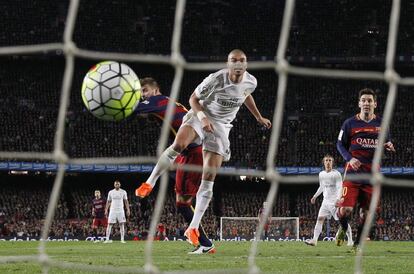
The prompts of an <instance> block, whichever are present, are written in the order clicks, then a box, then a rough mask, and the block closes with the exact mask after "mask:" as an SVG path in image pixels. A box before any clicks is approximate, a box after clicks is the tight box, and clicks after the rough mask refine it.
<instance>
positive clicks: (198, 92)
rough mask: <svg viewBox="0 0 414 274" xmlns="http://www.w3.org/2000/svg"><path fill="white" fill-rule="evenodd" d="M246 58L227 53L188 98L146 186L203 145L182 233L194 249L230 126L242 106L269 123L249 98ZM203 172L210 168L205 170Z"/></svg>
mask: <svg viewBox="0 0 414 274" xmlns="http://www.w3.org/2000/svg"><path fill="white" fill-rule="evenodd" d="M246 68H247V57H246V55H245V53H244V52H243V51H241V50H239V49H235V50H233V51H231V52H230V53H229V55H228V58H227V68H225V69H222V70H219V71H217V72H215V73H212V74H210V75H209V76H208V77H207V78H205V79H204V80H203V82H202V83H201V84H199V85H198V86H197V88H196V89H195V91H194V92H193V94H192V95H191V97H190V106H191V110H190V111H189V112H188V113H187V114H186V115H185V117H184V118H183V123H182V125H181V127H180V129H179V131H178V133H177V136H176V138H175V140H174V143H173V144H172V145H171V146H170V147H169V148H167V149H166V150H165V151H164V152H163V154H162V155H161V156H160V159H159V160H158V163H157V165H156V166H155V168H154V174H155V175H156V176H154V177H150V178H149V179H148V181H147V182H146V183H148V184H151V185H152V184H154V180H156V179H157V178H158V177H159V176H160V175H161V174H162V173H163V172H165V170H168V168H169V167H170V166H171V164H172V163H173V161H174V160H175V158H176V157H177V156H178V155H179V154H180V153H181V152H182V151H183V150H184V149H185V148H186V147H187V146H188V145H189V144H190V143H193V142H196V143H200V142H202V144H203V168H204V170H203V174H202V181H201V184H200V187H199V189H198V192H197V195H196V206H195V212H194V217H193V219H192V221H191V223H190V225H189V227H188V229H187V230H186V231H185V233H184V234H185V236H186V237H187V239H188V241H189V242H190V243H191V244H193V245H195V246H198V244H199V240H198V238H199V235H200V233H199V230H198V229H199V226H200V221H201V218H202V216H203V215H204V212H205V211H206V210H207V208H208V205H209V203H210V201H211V198H212V196H213V185H214V179H215V177H216V172H215V171H214V169H215V168H219V167H221V164H222V162H223V161H228V160H229V159H230V141H229V139H228V136H229V133H230V129H231V128H232V124H231V122H232V121H233V120H234V118H235V117H236V114H237V112H238V111H239V109H240V106H242V105H243V104H244V105H245V106H246V107H247V109H248V110H249V111H250V112H251V113H252V114H253V116H254V117H255V118H256V120H257V122H258V123H259V124H261V125H263V126H265V127H266V128H270V127H271V122H270V121H269V120H268V119H266V118H264V117H262V115H261V114H260V112H259V110H258V109H257V107H256V104H255V101H254V99H253V97H252V95H251V93H253V91H254V90H255V88H256V86H257V81H256V78H255V77H254V76H253V75H251V74H250V73H248V72H247V71H246ZM206 168H212V170H210V169H209V170H208V171H207V169H206Z"/></svg>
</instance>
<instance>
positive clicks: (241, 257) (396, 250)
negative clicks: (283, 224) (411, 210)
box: [0, 241, 414, 274]
mask: <svg viewBox="0 0 414 274" xmlns="http://www.w3.org/2000/svg"><path fill="white" fill-rule="evenodd" d="M144 244H145V243H144V242H127V243H126V244H121V243H119V242H118V241H114V242H113V243H112V244H102V243H91V242H48V243H47V245H46V249H47V252H48V254H49V256H50V257H51V258H52V259H54V260H59V261H64V262H77V263H84V264H86V265H89V266H93V265H99V266H128V267H142V266H143V264H144ZM215 245H216V248H217V253H216V254H203V255H187V252H188V251H190V250H191V249H192V248H191V246H190V245H189V244H187V243H186V242H155V243H154V262H155V264H156V265H157V267H158V268H159V269H160V270H163V271H176V272H177V273H180V271H185V270H208V269H221V270H225V269H232V268H233V269H243V268H244V269H247V257H248V253H249V249H250V243H249V242H216V243H215ZM37 250H38V242H0V260H1V259H4V257H5V256H12V255H35V254H37ZM256 260H257V265H258V266H259V268H260V270H261V273H353V271H354V263H355V255H353V254H352V253H350V252H349V247H346V246H341V247H337V246H335V244H334V243H333V242H319V244H318V246H317V247H311V246H307V245H305V244H303V243H302V242H262V243H259V249H258V255H257V259H256ZM363 267H364V273H393V274H396V273H414V242H368V243H367V249H366V252H365V254H364V259H363ZM240 272H241V273H242V271H240ZM0 273H41V267H40V265H39V264H38V263H36V262H18V263H4V264H0ZM49 273H97V272H88V271H79V270H75V269H61V268H57V267H51V268H50V269H49ZM244 273H245V271H244Z"/></svg>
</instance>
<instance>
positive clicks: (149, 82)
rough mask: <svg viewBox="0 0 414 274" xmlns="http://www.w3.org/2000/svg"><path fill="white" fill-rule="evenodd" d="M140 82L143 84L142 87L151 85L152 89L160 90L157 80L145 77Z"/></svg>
mask: <svg viewBox="0 0 414 274" xmlns="http://www.w3.org/2000/svg"><path fill="white" fill-rule="evenodd" d="M139 82H140V83H141V86H143V85H150V86H152V87H156V88H160V85H159V84H158V82H157V81H155V79H154V78H152V77H144V78H142V79H140V80H139Z"/></svg>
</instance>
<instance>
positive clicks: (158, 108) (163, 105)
mask: <svg viewBox="0 0 414 274" xmlns="http://www.w3.org/2000/svg"><path fill="white" fill-rule="evenodd" d="M169 101H170V98H169V97H168V96H165V95H155V96H151V97H150V98H148V99H147V100H145V101H143V102H140V103H139V104H138V107H137V108H136V110H135V111H136V113H137V114H143V113H148V114H151V115H154V116H155V117H157V118H158V119H160V120H161V121H164V119H165V114H166V112H167V106H168V102H169ZM187 112H188V110H187V109H186V108H185V107H184V106H183V105H182V104H180V103H177V102H175V111H174V116H173V119H172V121H171V126H170V129H171V131H172V133H173V134H174V136H175V135H177V131H178V129H179V128H180V126H181V124H182V122H183V117H184V115H186V114H187ZM195 146H199V145H197V144H194V143H192V144H190V145H189V146H188V147H190V148H192V147H195Z"/></svg>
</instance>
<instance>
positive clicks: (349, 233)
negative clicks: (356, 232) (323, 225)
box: [346, 224, 353, 242]
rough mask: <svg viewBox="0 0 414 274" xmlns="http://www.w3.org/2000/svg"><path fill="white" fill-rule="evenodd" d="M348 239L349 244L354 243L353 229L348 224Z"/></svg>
mask: <svg viewBox="0 0 414 274" xmlns="http://www.w3.org/2000/svg"><path fill="white" fill-rule="evenodd" d="M346 237H347V238H348V242H353V241H352V228H351V226H350V225H349V224H348V229H347V230H346Z"/></svg>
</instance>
